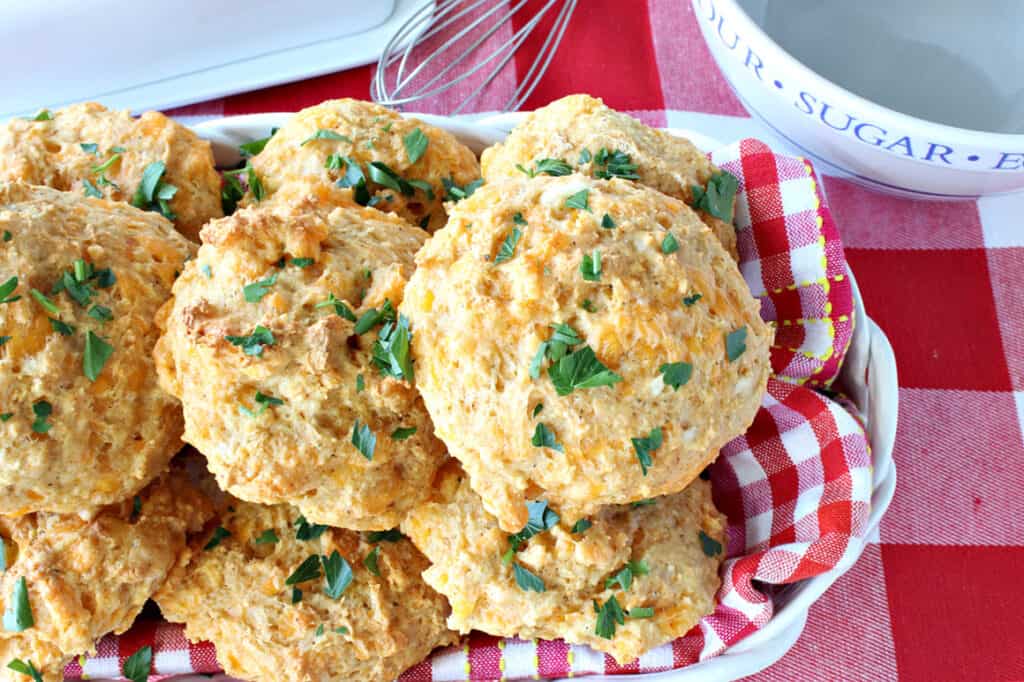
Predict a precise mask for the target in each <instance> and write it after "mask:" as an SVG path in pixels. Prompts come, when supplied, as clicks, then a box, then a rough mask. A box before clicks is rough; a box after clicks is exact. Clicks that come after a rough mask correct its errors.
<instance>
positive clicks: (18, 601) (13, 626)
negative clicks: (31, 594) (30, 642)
mask: <svg viewBox="0 0 1024 682" xmlns="http://www.w3.org/2000/svg"><path fill="white" fill-rule="evenodd" d="M3 622H4V630H7V631H8V632H22V631H23V630H28V629H29V628H30V627H32V626H33V625H35V624H36V621H35V618H33V617H32V607H31V605H30V604H29V603H28V584H27V583H26V582H25V576H22V577H20V578H18V580H17V582H15V583H14V589H13V590H12V591H11V600H10V601H9V602H7V610H6V611H4V621H3Z"/></svg>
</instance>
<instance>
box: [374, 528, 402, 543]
mask: <svg viewBox="0 0 1024 682" xmlns="http://www.w3.org/2000/svg"><path fill="white" fill-rule="evenodd" d="M404 537H405V536H404V535H402V531H400V530H398V529H397V528H392V529H391V530H373V531H370V532H369V533H367V534H366V541H367V542H398V541H399V540H401V539H402V538H404Z"/></svg>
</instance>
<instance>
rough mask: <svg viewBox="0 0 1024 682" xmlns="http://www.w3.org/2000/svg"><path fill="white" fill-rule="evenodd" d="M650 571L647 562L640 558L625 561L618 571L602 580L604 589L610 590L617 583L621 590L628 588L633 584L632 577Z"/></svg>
mask: <svg viewBox="0 0 1024 682" xmlns="http://www.w3.org/2000/svg"><path fill="white" fill-rule="evenodd" d="M648 573H650V568H648V566H647V562H646V561H644V560H643V559H641V560H640V561H627V562H626V565H625V566H623V567H622V568H621V569H619V572H618V573H616V574H615V575H613V576H611V577H610V578H608V579H606V580H605V581H604V589H606V590H610V589H612V588H613V587H615V585H616V584H618V586H619V587H621V588H622V589H623V591H625V590H628V589H629V588H630V587H631V586H632V585H633V578H634V577H635V576H639V575H647V574H648Z"/></svg>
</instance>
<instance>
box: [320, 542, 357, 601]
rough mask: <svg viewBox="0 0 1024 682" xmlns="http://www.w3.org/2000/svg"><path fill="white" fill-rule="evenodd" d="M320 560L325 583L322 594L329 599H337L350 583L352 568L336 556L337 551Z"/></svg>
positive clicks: (343, 559)
mask: <svg viewBox="0 0 1024 682" xmlns="http://www.w3.org/2000/svg"><path fill="white" fill-rule="evenodd" d="M320 560H321V562H322V563H323V565H324V580H325V581H326V582H327V584H326V585H325V586H324V594H326V595H327V596H328V597H330V598H331V599H338V598H339V597H341V595H342V593H343V592H344V591H345V589H346V588H347V587H348V586H349V585H350V584H351V583H352V567H351V566H349V565H348V562H347V561H345V558H344V557H342V556H341V555H340V554H338V550H334V551H333V552H331V555H330V556H329V557H327V556H322V557H320Z"/></svg>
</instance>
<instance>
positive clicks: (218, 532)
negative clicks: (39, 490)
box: [203, 526, 231, 552]
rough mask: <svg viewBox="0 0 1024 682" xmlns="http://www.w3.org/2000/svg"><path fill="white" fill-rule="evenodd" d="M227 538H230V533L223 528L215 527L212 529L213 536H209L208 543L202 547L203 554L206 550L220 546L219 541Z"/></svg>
mask: <svg viewBox="0 0 1024 682" xmlns="http://www.w3.org/2000/svg"><path fill="white" fill-rule="evenodd" d="M229 537H231V531H229V530H228V529H227V528H225V527H224V526H217V527H216V528H214V529H213V535H211V536H210V540H209V542H207V543H206V544H205V545H203V551H204V552H205V551H206V550H208V549H213V548H214V547H216V546H217V545H219V544H220V541H221V540H223V539H224V538H229Z"/></svg>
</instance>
